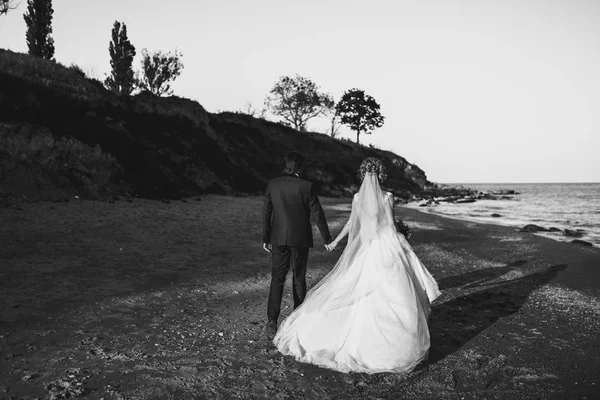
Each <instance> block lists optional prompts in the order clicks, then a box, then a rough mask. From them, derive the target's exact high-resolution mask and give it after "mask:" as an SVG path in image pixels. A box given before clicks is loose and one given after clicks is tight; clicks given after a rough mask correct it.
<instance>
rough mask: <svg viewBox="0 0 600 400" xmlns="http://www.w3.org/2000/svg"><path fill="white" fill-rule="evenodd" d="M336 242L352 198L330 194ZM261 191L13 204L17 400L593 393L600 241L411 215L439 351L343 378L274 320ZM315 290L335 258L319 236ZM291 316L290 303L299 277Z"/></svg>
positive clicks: (3, 351) (6, 230) (6, 305)
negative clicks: (407, 366)
mask: <svg viewBox="0 0 600 400" xmlns="http://www.w3.org/2000/svg"><path fill="white" fill-rule="evenodd" d="M322 202H323V204H324V208H325V213H326V215H327V218H328V221H329V223H330V228H331V231H332V234H334V235H335V234H337V233H338V232H339V230H340V229H341V227H342V226H343V224H344V223H345V221H346V218H347V216H348V210H349V209H348V203H347V201H343V200H337V199H322ZM261 206H262V200H261V199H260V198H241V197H225V196H206V197H204V198H203V199H202V200H201V201H196V200H189V201H187V202H181V201H176V202H172V203H169V204H165V203H161V202H156V201H149V200H134V201H133V202H125V201H117V202H115V203H114V204H108V203H104V202H92V201H71V202H69V203H37V204H23V205H22V207H23V210H22V211H20V210H16V209H14V208H2V209H0V399H2V398H7V399H11V398H14V399H59V398H68V397H69V396H70V397H71V398H72V397H81V398H89V399H105V400H109V399H159V398H160V399H169V398H170V399H254V398H265V399H399V398H402V399H583V398H587V399H594V398H597V397H596V396H598V395H599V394H600V389H599V386H600V379H599V378H598V376H600V341H599V340H598V337H600V322H599V321H600V318H599V317H600V249H598V248H590V247H584V246H578V245H576V244H571V243H559V242H555V241H553V240H550V239H547V238H543V237H539V236H535V235H533V234H530V233H521V232H517V230H516V229H514V228H510V227H503V226H495V225H486V224H478V223H473V222H464V221H459V220H453V219H446V218H443V217H439V216H436V215H431V214H425V213H421V212H419V211H417V210H409V209H404V208H401V207H399V208H398V209H397V212H396V214H397V216H398V217H403V218H404V220H405V221H406V222H407V223H408V225H409V226H411V228H412V229H413V231H414V235H413V237H412V239H411V244H412V245H413V247H414V249H415V252H416V253H417V255H418V256H419V257H420V258H421V260H422V261H423V263H424V264H425V265H426V266H427V268H428V269H429V270H430V272H431V273H432V274H433V276H434V277H435V278H436V279H437V280H438V282H439V284H440V289H441V290H442V292H443V295H442V296H441V297H440V298H439V299H438V300H436V302H435V303H434V305H433V309H432V314H431V319H430V332H431V350H430V355H429V359H428V360H427V361H426V362H424V363H423V364H421V365H420V366H419V367H417V369H416V370H415V371H413V372H411V373H410V374H405V375H394V374H377V375H364V374H341V373H337V372H332V371H328V370H324V369H321V368H318V367H315V366H311V365H306V364H301V363H298V362H296V361H295V360H294V359H293V358H290V357H283V356H281V355H280V354H279V353H278V352H277V351H276V350H275V349H274V348H273V346H272V345H271V344H270V343H269V342H268V341H267V340H266V339H265V336H264V334H263V326H264V323H265V318H266V316H265V314H266V297H267V291H268V285H269V279H270V258H269V255H268V254H267V253H265V252H264V251H263V250H262V248H261V243H260V237H261V225H260V224H261ZM316 245H317V247H315V248H314V249H313V250H312V251H311V253H310V259H309V268H308V274H307V278H308V284H309V287H310V286H312V285H314V284H315V283H316V282H317V281H318V280H319V279H320V278H321V277H322V276H324V275H325V274H326V273H327V272H328V271H329V269H330V268H331V267H332V266H333V264H334V262H335V260H336V258H337V257H339V254H340V253H339V252H335V253H327V252H326V251H325V249H324V248H323V247H322V246H321V241H320V238H318V236H317V240H316ZM284 295H285V299H284V305H283V307H284V308H283V310H284V311H283V313H284V315H283V316H285V315H287V314H288V313H289V311H290V310H291V305H292V299H291V290H290V285H289V282H288V284H287V286H286V290H285V293H284Z"/></svg>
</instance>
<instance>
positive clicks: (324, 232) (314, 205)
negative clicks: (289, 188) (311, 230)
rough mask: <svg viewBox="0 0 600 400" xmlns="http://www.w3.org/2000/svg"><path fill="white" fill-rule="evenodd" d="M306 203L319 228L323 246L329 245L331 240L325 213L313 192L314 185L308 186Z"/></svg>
mask: <svg viewBox="0 0 600 400" xmlns="http://www.w3.org/2000/svg"><path fill="white" fill-rule="evenodd" d="M308 203H309V206H310V213H311V215H312V217H313V218H314V219H315V221H316V223H317V228H319V232H321V236H322V237H323V242H325V244H329V243H331V241H332V239H331V234H330V233H329V227H328V226H327V220H326V219H325V213H324V212H323V207H321V203H320V202H319V198H318V197H317V194H316V192H315V187H314V185H310V197H309V200H308Z"/></svg>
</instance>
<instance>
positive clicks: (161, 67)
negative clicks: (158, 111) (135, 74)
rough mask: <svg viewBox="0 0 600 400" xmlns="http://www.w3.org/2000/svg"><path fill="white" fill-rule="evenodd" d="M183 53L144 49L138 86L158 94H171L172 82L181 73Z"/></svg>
mask: <svg viewBox="0 0 600 400" xmlns="http://www.w3.org/2000/svg"><path fill="white" fill-rule="evenodd" d="M182 56H183V55H182V54H181V53H177V50H175V51H174V52H169V53H163V52H161V51H157V52H154V53H150V52H148V50H147V49H143V50H142V71H141V74H140V77H139V78H138V79H137V84H138V86H139V87H140V88H141V89H143V90H148V91H149V92H151V93H152V94H154V95H156V96H162V95H165V94H166V95H171V94H173V90H172V89H171V83H172V82H173V81H174V80H175V79H176V78H177V77H178V76H179V75H180V74H181V70H182V69H183V63H182V62H181V57H182Z"/></svg>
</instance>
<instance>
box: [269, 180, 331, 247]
mask: <svg viewBox="0 0 600 400" xmlns="http://www.w3.org/2000/svg"><path fill="white" fill-rule="evenodd" d="M311 217H312V218H313V219H314V220H315V222H316V224H317V227H318V228H319V231H320V232H321V236H322V237H323V241H324V242H325V244H329V243H331V241H332V239H331V235H330V234H329V228H328V227H327V222H326V220H325V214H324V213H323V208H322V207H321V203H319V198H318V197H317V195H316V194H315V192H314V188H313V184H312V183H311V182H309V181H306V180H304V179H301V178H298V177H297V176H295V175H284V176H281V177H279V178H277V179H272V180H270V181H269V184H268V186H267V191H266V193H265V202H264V206H263V242H264V243H270V244H272V245H273V246H293V247H312V246H313V235H312V228H311Z"/></svg>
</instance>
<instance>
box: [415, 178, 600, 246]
mask: <svg viewBox="0 0 600 400" xmlns="http://www.w3.org/2000/svg"><path fill="white" fill-rule="evenodd" d="M440 187H446V188H447V187H455V188H458V189H461V190H462V191H463V192H465V193H471V194H470V195H464V196H462V197H460V198H457V199H452V198H451V201H447V200H448V198H447V197H430V198H420V199H419V198H417V199H415V200H416V201H411V202H409V203H408V204H407V205H406V206H407V207H408V208H414V209H420V210H421V211H424V212H428V213H432V214H438V215H442V216H445V217H450V218H455V219H461V220H468V221H473V222H481V223H493V224H497V225H503V226H512V227H515V228H519V229H523V228H525V227H527V228H525V231H528V232H532V233H535V234H539V235H542V236H545V237H549V238H552V239H555V240H559V241H568V242H573V241H574V242H575V243H577V244H585V243H586V242H587V243H591V244H592V245H594V246H600V204H598V201H597V199H598V198H600V183H593V182H591V183H575V182H569V183H480V184H475V183H466V184H465V183H457V184H444V185H443V186H442V185H440ZM506 193H514V194H511V195H506ZM528 225H530V226H528Z"/></svg>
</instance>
